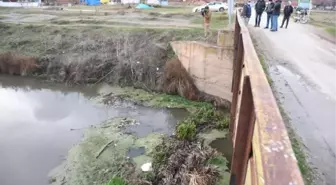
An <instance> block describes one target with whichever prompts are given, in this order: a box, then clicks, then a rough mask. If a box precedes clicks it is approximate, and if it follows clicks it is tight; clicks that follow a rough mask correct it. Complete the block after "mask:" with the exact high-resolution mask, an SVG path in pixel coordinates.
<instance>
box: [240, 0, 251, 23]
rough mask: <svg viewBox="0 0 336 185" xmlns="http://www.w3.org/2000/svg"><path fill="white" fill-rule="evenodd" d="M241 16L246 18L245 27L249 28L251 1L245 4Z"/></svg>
mask: <svg viewBox="0 0 336 185" xmlns="http://www.w3.org/2000/svg"><path fill="white" fill-rule="evenodd" d="M241 16H242V17H243V18H244V22H245V25H246V26H247V25H248V22H249V20H250V17H251V5H250V0H248V1H247V2H245V4H244V7H243V11H242V13H241Z"/></svg>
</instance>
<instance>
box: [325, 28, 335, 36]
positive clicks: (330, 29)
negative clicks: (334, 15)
mask: <svg viewBox="0 0 336 185" xmlns="http://www.w3.org/2000/svg"><path fill="white" fill-rule="evenodd" d="M325 31H326V32H327V33H329V34H330V35H332V36H335V35H336V28H335V27H334V26H329V27H326V28H325Z"/></svg>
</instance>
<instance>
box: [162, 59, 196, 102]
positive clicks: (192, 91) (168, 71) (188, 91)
mask: <svg viewBox="0 0 336 185" xmlns="http://www.w3.org/2000/svg"><path fill="white" fill-rule="evenodd" d="M163 71H164V72H163V75H162V77H161V80H160V81H161V83H162V84H161V88H162V91H163V92H166V93H169V94H178V95H180V96H183V97H185V98H187V99H190V100H198V99H199V97H198V94H199V92H198V90H197V88H196V86H195V85H194V82H193V80H192V79H191V77H190V76H189V74H188V72H187V71H186V70H185V68H184V67H183V66H182V64H181V62H180V61H179V60H178V59H177V58H174V59H171V60H169V61H168V62H167V63H166V65H165V67H164V70H163Z"/></svg>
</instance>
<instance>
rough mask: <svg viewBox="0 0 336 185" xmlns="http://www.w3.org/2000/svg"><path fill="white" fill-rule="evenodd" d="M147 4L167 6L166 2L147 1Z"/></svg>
mask: <svg viewBox="0 0 336 185" xmlns="http://www.w3.org/2000/svg"><path fill="white" fill-rule="evenodd" d="M147 4H150V5H161V6H167V5H168V0H147Z"/></svg>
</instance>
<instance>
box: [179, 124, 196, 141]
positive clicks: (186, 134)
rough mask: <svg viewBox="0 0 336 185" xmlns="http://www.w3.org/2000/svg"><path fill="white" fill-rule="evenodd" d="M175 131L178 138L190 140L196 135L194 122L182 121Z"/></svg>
mask: <svg viewBox="0 0 336 185" xmlns="http://www.w3.org/2000/svg"><path fill="white" fill-rule="evenodd" d="M176 133H177V137H178V138H179V139H186V140H191V139H193V138H194V137H195V136H196V124H195V123H193V122H191V123H187V122H182V123H180V124H179V125H178V126H177V129H176Z"/></svg>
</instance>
